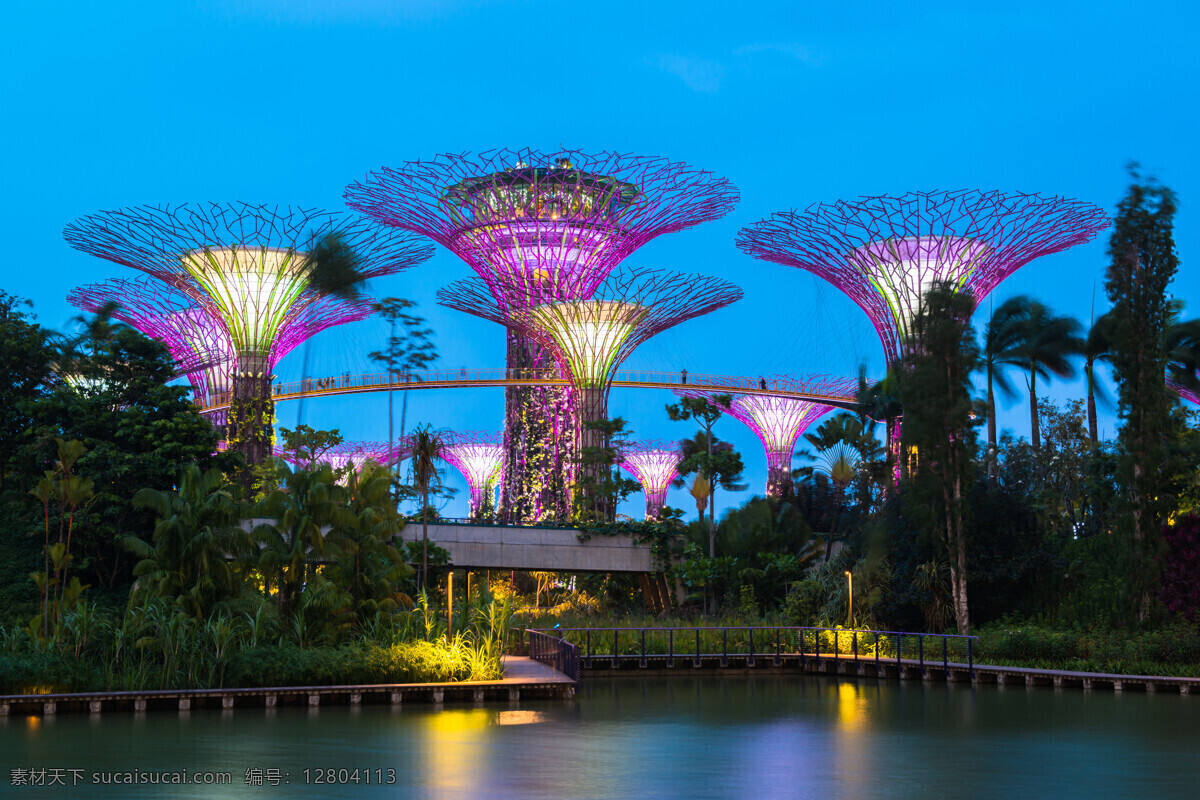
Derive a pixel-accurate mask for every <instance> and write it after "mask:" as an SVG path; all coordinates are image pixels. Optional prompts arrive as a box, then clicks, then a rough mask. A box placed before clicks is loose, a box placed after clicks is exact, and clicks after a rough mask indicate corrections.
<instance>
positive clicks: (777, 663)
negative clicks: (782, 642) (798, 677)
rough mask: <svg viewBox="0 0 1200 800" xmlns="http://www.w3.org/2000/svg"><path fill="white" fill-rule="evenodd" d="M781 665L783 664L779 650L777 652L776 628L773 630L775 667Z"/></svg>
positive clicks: (777, 634)
mask: <svg viewBox="0 0 1200 800" xmlns="http://www.w3.org/2000/svg"><path fill="white" fill-rule="evenodd" d="M782 663H783V659H782V657H781V656H780V650H779V628H776V629H775V666H777V667H778V666H779V665H780V664H782Z"/></svg>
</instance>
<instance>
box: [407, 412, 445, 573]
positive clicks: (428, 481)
mask: <svg viewBox="0 0 1200 800" xmlns="http://www.w3.org/2000/svg"><path fill="white" fill-rule="evenodd" d="M411 442H412V451H411V455H410V456H409V459H410V463H411V465H412V474H413V483H414V484H416V487H417V495H418V496H419V497H420V498H421V586H422V588H423V587H424V586H425V585H426V579H427V578H428V577H429V491H430V489H432V488H440V487H441V485H442V473H441V470H439V469H438V466H437V462H438V461H441V460H442V454H443V452H444V451H445V442H444V440H443V439H442V432H441V431H436V430H434V429H433V426H432V425H421V426H419V427H417V428H414V429H413V433H412V440H411Z"/></svg>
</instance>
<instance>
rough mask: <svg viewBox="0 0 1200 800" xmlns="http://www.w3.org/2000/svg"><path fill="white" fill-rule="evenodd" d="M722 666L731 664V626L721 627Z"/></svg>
mask: <svg viewBox="0 0 1200 800" xmlns="http://www.w3.org/2000/svg"><path fill="white" fill-rule="evenodd" d="M721 666H722V667H728V666H729V628H721Z"/></svg>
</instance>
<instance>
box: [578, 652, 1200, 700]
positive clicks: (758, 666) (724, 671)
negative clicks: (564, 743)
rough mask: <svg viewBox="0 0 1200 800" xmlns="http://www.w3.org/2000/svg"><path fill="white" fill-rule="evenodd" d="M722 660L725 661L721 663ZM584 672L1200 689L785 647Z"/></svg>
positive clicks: (608, 661) (1194, 682)
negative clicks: (796, 650) (780, 651)
mask: <svg viewBox="0 0 1200 800" xmlns="http://www.w3.org/2000/svg"><path fill="white" fill-rule="evenodd" d="M722 660H724V662H725V664H724V666H722V663H721V662H722ZM581 661H582V662H583V673H584V675H585V676H596V677H599V676H604V675H634V676H647V677H649V676H660V675H661V676H667V675H689V674H691V675H695V674H701V673H703V674H710V675H718V676H719V675H729V674H731V673H732V674H755V673H760V672H775V673H789V674H794V673H797V672H801V673H813V674H820V675H853V676H857V677H867V678H893V679H899V680H923V681H938V682H945V683H974V684H989V683H990V684H994V685H998V686H1029V687H1033V686H1052V687H1054V688H1056V689H1061V688H1064V687H1074V688H1079V689H1088V690H1091V689H1099V690H1108V691H1113V692H1122V691H1130V690H1132V691H1139V692H1147V693H1154V692H1166V693H1177V694H1181V695H1188V694H1200V678H1178V677H1170V676H1163V675H1118V674H1114V673H1105V672H1074V671H1071V670H1058V669H1037V668H1031V667H1006V666H1002V665H996V664H975V665H969V664H965V663H960V662H955V661H949V662H945V663H943V662H942V661H940V660H939V661H934V660H932V659H925V661H924V662H920V661H918V660H917V659H909V658H904V659H899V660H897V659H895V658H880V659H878V660H877V659H875V658H874V657H868V656H861V657H859V658H854V657H852V656H847V655H839V656H837V657H834V656H833V655H831V654H828V653H822V654H821V655H820V656H816V655H813V654H811V653H810V654H806V655H804V656H801V655H799V654H797V653H783V654H781V655H780V656H779V657H778V658H776V656H775V654H774V653H756V654H755V655H754V656H753V657H751V656H749V655H747V654H745V653H741V654H735V653H730V654H728V655H727V656H725V657H724V658H723V657H722V656H720V655H708V654H703V655H701V656H700V659H699V663H698V664H697V663H696V659H695V657H694V656H693V655H690V654H676V655H675V656H674V657H673V658H671V657H669V656H666V655H651V654H647V655H646V657H645V664H644V665H643V663H642V657H641V656H640V655H622V656H620V657H619V658H618V659H613V657H612V656H611V655H595V654H593V655H592V656H591V658H586V657H584V658H582V659H581Z"/></svg>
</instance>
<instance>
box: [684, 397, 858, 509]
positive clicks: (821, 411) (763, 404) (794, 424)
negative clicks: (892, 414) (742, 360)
mask: <svg viewBox="0 0 1200 800" xmlns="http://www.w3.org/2000/svg"><path fill="white" fill-rule="evenodd" d="M847 380H848V379H845V378H833V379H829V381H828V382H829V384H830V385H831V386H833V385H837V386H839V387H843V385H844V384H845V383H846V382H847ZM843 388H844V387H843ZM676 394H678V395H680V396H686V397H704V398H706V399H707V400H708V401H709V403H711V404H713V405H718V404H717V403H716V402H715V400H714V396H713V394H712V393H710V392H691V391H679V392H676ZM718 407H719V408H721V409H722V410H724V411H725V413H727V414H729V416H731V417H733V418H734V419H737V420H740V421H741V422H743V423H745V424H746V425H747V426H748V427H749V428H750V429H751V430H752V431H754V434H755V435H756V436H757V437H758V439H759V441H761V442H762V445H763V449H764V450H766V452H767V496H768V497H779V496H780V495H782V494H784V493H785V492H786V491H787V490H788V489H789V488H790V487H791V484H792V452H793V451H794V450H795V449H796V440H797V439H799V438H800V435H801V434H802V433H804V431H805V430H807V429H808V426H809V425H812V424H813V423H814V422H816V421H817V420H818V419H819V418H820V417H822V416H823V415H825V414H826V413H828V412H830V411H833V410H834V408H833V406H827V405H825V404H823V403H814V402H811V401H808V400H795V399H792V398H789V397H775V396H772V395H753V394H735V395H732V399H731V402H730V404H729V406H728V407H726V406H723V405H718Z"/></svg>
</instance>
